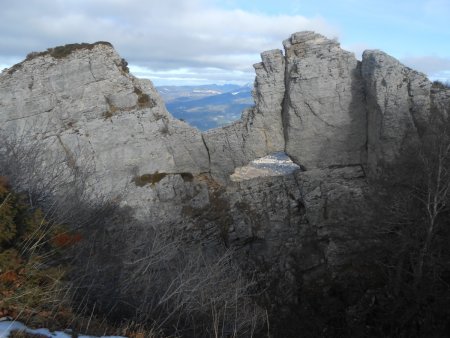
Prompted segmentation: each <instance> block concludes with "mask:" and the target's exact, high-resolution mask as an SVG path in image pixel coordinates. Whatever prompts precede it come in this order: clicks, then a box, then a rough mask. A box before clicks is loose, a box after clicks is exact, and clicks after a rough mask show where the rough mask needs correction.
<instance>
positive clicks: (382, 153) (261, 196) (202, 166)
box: [0, 32, 450, 300]
mask: <svg viewBox="0 0 450 338" xmlns="http://www.w3.org/2000/svg"><path fill="white" fill-rule="evenodd" d="M75 47H76V48H74V47H73V46H72V48H70V46H69V47H67V48H66V49H65V50H64V51H65V52H64V53H63V55H61V54H60V53H59V54H58V53H55V50H58V49H51V50H49V51H48V52H44V53H34V54H32V55H30V56H29V57H28V58H27V59H26V60H24V61H23V62H22V63H20V64H18V65H15V66H14V67H12V68H10V69H6V70H4V71H3V72H2V74H1V76H0V129H1V134H2V136H6V135H15V137H20V139H21V140H22V141H24V142H27V141H30V142H31V141H32V140H36V139H37V140H39V142H42V144H43V145H45V147H47V149H48V150H49V152H50V151H53V152H57V153H61V154H62V155H63V156H64V158H65V161H66V163H67V166H73V165H80V166H83V165H85V164H86V163H89V164H93V167H94V170H93V175H92V177H91V179H90V180H91V183H92V185H93V186H95V188H96V190H97V192H99V193H100V194H112V195H114V196H117V198H118V199H119V200H120V201H121V203H122V205H127V206H130V207H131V208H132V209H133V210H134V212H135V216H136V217H137V218H140V219H145V220H150V221H151V224H152V225H154V226H157V225H160V226H169V225H170V226H174V225H175V226H180V227H182V228H183V229H184V230H185V231H189V230H192V231H194V230H193V229H196V230H195V231H197V230H198V229H199V228H201V227H205V228H208V229H213V230H214V231H213V232H212V233H213V235H214V236H216V237H217V238H219V237H220V239H221V240H222V241H223V242H225V244H226V245H232V246H239V247H244V248H245V250H246V254H245V255H243V258H244V257H245V260H246V261H252V262H256V263H257V264H258V265H259V266H260V267H261V266H264V267H265V270H264V271H266V272H270V273H273V275H274V276H280V275H282V276H284V277H285V278H284V279H281V280H279V279H278V282H277V283H279V285H277V286H276V288H277V290H278V292H279V293H280V294H281V295H282V297H284V299H290V300H295V297H293V296H295V293H296V292H297V291H298V285H299V284H302V285H304V284H305V285H306V284H308V283H311V284H314V283H315V281H316V280H317V279H318V278H319V277H320V276H323V275H326V274H329V275H331V276H333V273H334V271H336V269H338V267H339V266H344V265H345V264H346V261H347V260H348V259H349V257H351V255H354V254H355V253H356V254H357V252H358V249H359V248H360V247H361V246H363V245H364V244H363V243H359V242H355V241H353V240H352V238H351V236H348V232H349V229H353V228H351V224H353V223H352V222H353V221H354V219H353V217H354V213H352V212H350V211H349V210H350V209H349V206H350V207H351V208H353V209H354V210H365V208H366V203H367V200H366V199H365V195H366V193H367V189H368V186H367V180H366V179H367V177H368V176H376V175H379V174H381V173H382V171H383V168H384V166H385V165H387V164H389V163H392V162H393V161H395V159H396V158H397V157H398V156H399V155H400V154H401V153H402V151H403V150H405V149H406V148H407V147H409V146H412V145H414V144H416V143H417V142H420V140H421V137H422V136H423V135H424V133H426V129H427V126H428V123H429V119H430V118H432V117H433V116H439V117H440V118H447V117H448V114H449V107H450V91H449V90H448V89H445V88H443V89H441V88H437V87H436V86H433V85H432V84H431V82H430V81H428V79H427V78H426V77H425V75H423V74H421V73H418V72H416V71H413V70H411V69H409V68H407V67H405V66H403V65H402V64H401V63H400V62H398V61H397V60H395V59H393V58H392V57H390V56H388V55H386V54H384V53H382V52H379V51H366V52H365V53H364V55H363V59H362V61H358V60H356V58H355V57H354V55H353V54H352V53H349V52H347V51H344V50H342V49H341V48H340V46H339V44H338V43H337V42H336V41H334V40H329V39H327V38H325V37H323V36H321V35H319V34H315V33H313V32H302V33H295V34H293V35H292V36H291V37H290V38H289V39H288V40H286V41H284V47H285V53H284V55H283V52H282V51H280V50H272V51H268V52H264V53H262V54H261V57H262V62H261V63H258V64H256V65H255V66H254V67H255V71H256V79H255V88H254V98H255V105H254V107H253V108H251V109H248V110H247V111H245V112H244V113H243V115H242V118H241V120H239V121H237V122H235V123H233V124H231V125H229V126H226V127H223V128H218V129H215V130H211V131H208V132H205V133H203V134H202V133H200V132H199V131H198V130H196V129H195V128H192V127H190V126H189V125H187V124H185V123H184V122H182V121H179V120H177V119H175V118H173V117H172V116H171V115H170V114H169V113H168V112H167V110H166V109H165V107H164V103H163V102H162V100H161V99H160V97H159V95H158V93H157V92H156V91H155V89H154V87H153V86H152V84H151V82H150V81H148V80H139V79H137V78H135V77H134V76H132V75H131V74H129V73H128V71H127V68H126V64H125V63H124V61H123V60H122V59H121V58H120V56H119V55H117V53H116V52H115V51H114V49H113V47H112V46H111V45H110V44H108V43H96V44H93V45H76V46H75ZM18 135H19V136H18ZM0 146H1V145H0ZM276 151H284V152H285V153H286V154H288V155H289V156H290V157H291V158H292V159H293V160H294V162H296V163H297V164H298V165H299V166H300V167H301V168H302V170H298V171H296V172H294V173H291V174H288V175H274V176H268V177H256V178H252V179H248V180H242V179H241V180H239V181H238V182H234V181H230V179H229V176H230V175H231V174H232V173H233V171H234V170H235V169H236V168H238V167H242V166H244V165H246V164H247V163H249V162H250V161H252V160H254V159H256V158H259V157H262V156H265V155H268V154H270V153H273V152H276ZM344 205H345V206H346V208H345V210H346V212H343V211H342V210H343V209H342V206H344ZM359 229H360V230H361V227H359ZM139 231H144V232H145V231H146V230H145V229H141V230H139ZM130 236H131V235H130ZM133 236H135V237H136V236H137V237H139V235H136V234H133ZM144 237H145V236H144ZM130 238H131V237H130ZM199 238H202V237H201V236H199ZM128 244H129V245H133V243H131V242H129V243H128ZM318 276H319V277H318ZM320 278H322V277H320Z"/></svg>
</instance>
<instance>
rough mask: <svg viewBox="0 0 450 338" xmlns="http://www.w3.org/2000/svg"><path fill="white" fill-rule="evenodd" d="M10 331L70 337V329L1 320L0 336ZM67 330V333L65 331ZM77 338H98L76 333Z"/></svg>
mask: <svg viewBox="0 0 450 338" xmlns="http://www.w3.org/2000/svg"><path fill="white" fill-rule="evenodd" d="M12 331H22V332H26V333H30V334H39V335H42V336H47V337H48V338H72V334H71V333H70V331H66V332H63V331H54V332H50V330H49V329H45V328H42V329H34V330H33V329H30V328H29V327H27V326H26V325H25V324H22V323H21V322H17V321H2V322H0V338H8V337H9V335H10V334H11V332H12ZM67 332H69V333H67ZM78 338H98V337H94V336H83V335H78ZM101 338H126V337H123V336H102V337H101Z"/></svg>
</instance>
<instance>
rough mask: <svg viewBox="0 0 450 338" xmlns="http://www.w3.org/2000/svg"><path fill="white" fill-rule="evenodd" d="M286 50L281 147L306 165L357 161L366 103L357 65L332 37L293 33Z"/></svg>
mask: <svg viewBox="0 0 450 338" xmlns="http://www.w3.org/2000/svg"><path fill="white" fill-rule="evenodd" d="M284 47H285V49H286V100H285V107H284V111H283V117H284V119H285V122H284V126H285V130H284V131H285V135H286V152H287V153H288V154H289V155H290V156H291V157H292V158H293V159H294V161H295V162H297V163H299V164H301V165H302V166H304V167H305V168H307V169H311V168H324V167H329V166H336V165H339V166H340V165H353V164H358V163H361V162H362V158H363V157H364V155H365V154H364V149H365V142H366V108H365V106H364V96H363V83H362V79H361V74H360V64H359V63H358V61H357V60H356V58H355V57H354V55H353V54H352V53H349V52H346V51H344V50H342V49H341V48H340V47H339V44H338V43H337V42H335V41H333V40H329V39H326V38H325V37H323V36H321V35H319V34H315V33H313V32H302V33H296V34H293V35H292V36H291V38H290V39H288V40H286V41H284Z"/></svg>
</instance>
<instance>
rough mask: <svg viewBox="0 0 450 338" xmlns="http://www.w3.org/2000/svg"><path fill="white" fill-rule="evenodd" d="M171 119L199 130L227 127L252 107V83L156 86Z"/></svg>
mask: <svg viewBox="0 0 450 338" xmlns="http://www.w3.org/2000/svg"><path fill="white" fill-rule="evenodd" d="M156 89H157V90H158V92H159V93H160V95H161V96H162V98H163V100H164V102H165V104H166V108H167V110H168V111H169V112H170V113H171V114H172V116H174V117H176V118H177V119H180V120H183V121H185V122H186V123H188V124H190V125H191V126H193V127H195V128H197V129H199V130H201V131H205V130H209V129H213V128H218V127H222V126H224V125H227V124H230V123H232V122H234V121H237V120H239V119H240V118H241V114H242V111H243V110H244V109H246V108H249V107H251V106H253V105H254V101H253V97H252V89H253V85H252V84H246V85H243V86H242V85H236V84H223V85H217V84H211V85H199V86H161V87H156Z"/></svg>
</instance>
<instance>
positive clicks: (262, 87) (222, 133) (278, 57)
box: [204, 50, 285, 180]
mask: <svg viewBox="0 0 450 338" xmlns="http://www.w3.org/2000/svg"><path fill="white" fill-rule="evenodd" d="M261 58H262V62H261V63H258V64H255V65H254V67H255V70H256V79H255V89H254V91H253V96H254V99H255V107H253V108H251V109H248V110H247V111H245V112H244V113H243V115H242V118H241V120H240V121H237V122H235V123H233V124H231V125H230V126H226V127H223V128H218V129H214V130H212V131H209V132H206V133H205V134H204V140H205V145H206V147H207V149H208V151H209V155H210V161H211V162H210V164H211V173H212V174H213V176H215V177H216V178H219V179H225V180H226V179H227V177H228V176H229V175H230V174H231V173H233V171H234V169H235V168H236V167H240V166H243V165H245V164H247V163H249V162H250V161H252V160H254V159H256V158H258V157H263V156H265V155H267V154H270V153H273V152H276V151H283V150H284V135H283V124H282V114H281V111H282V106H283V99H284V68H285V62H284V57H283V54H282V52H281V51H280V50H272V51H267V52H264V53H262V54H261Z"/></svg>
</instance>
